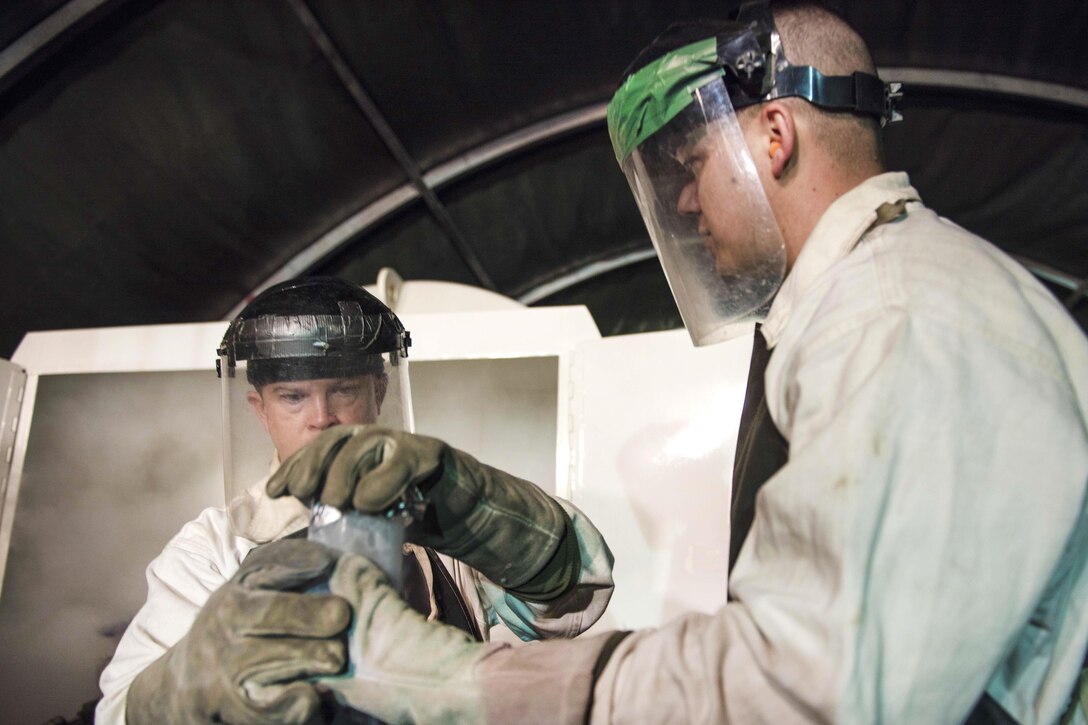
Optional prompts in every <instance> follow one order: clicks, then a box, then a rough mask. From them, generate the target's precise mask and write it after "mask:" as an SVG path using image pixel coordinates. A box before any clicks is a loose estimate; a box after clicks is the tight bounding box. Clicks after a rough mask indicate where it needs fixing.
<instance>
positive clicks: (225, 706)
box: [125, 539, 351, 725]
mask: <svg viewBox="0 0 1088 725" xmlns="http://www.w3.org/2000/svg"><path fill="white" fill-rule="evenodd" d="M335 562H336V555H335V553H333V552H332V551H331V550H329V549H326V548H325V547H323V546H321V545H320V544H316V543H314V542H311V541H306V540H303V539H286V540H282V541H276V542H273V543H271V544H267V545H265V546H262V547H259V548H257V549H254V550H253V551H252V552H250V554H249V556H247V557H246V559H245V561H244V562H242V566H241V568H239V569H238V573H237V574H235V575H234V577H233V578H232V579H231V580H230V581H228V582H227V583H226V584H224V585H223V586H221V587H220V588H219V589H217V590H216V591H215V593H213V594H212V596H211V597H210V598H209V599H208V601H207V603H206V604H205V605H204V607H203V609H201V610H200V614H198V615H197V618H196V620H195V621H194V622H193V626H192V628H191V629H190V630H189V633H188V634H186V635H185V637H183V638H182V639H181V640H180V641H179V642H178V643H177V644H175V645H174V646H173V647H171V648H170V649H169V650H167V652H166V653H165V654H164V655H163V656H162V657H160V658H159V659H157V660H156V661H155V662H153V663H152V664H151V665H150V666H148V667H147V669H145V670H144V671H143V672H141V673H140V674H139V675H138V676H137V677H136V679H135V680H134V681H133V683H132V685H131V686H130V687H129V691H128V695H127V699H126V701H125V702H126V711H127V713H126V718H125V719H126V721H127V722H128V724H129V725H142V724H143V723H198V722H199V723H208V722H221V723H230V724H231V725H248V724H250V723H252V724H253V725H257V724H259V723H291V724H292V725H294V724H296V723H297V724H302V723H313V722H320V720H319V713H320V703H319V698H318V694H317V691H316V690H315V689H314V685H313V684H312V683H310V682H308V681H307V680H306V678H308V677H314V676H317V675H330V674H335V673H337V672H341V671H342V670H343V669H344V667H345V664H346V659H345V646H344V642H343V641H342V640H341V638H340V637H339V636H338V635H341V634H342V633H343V632H344V631H345V630H346V629H347V627H348V625H349V624H350V622H351V608H350V607H349V605H348V603H347V602H346V601H344V600H343V599H341V598H340V597H336V596H331V595H329V596H319V595H314V594H300V593H294V592H287V591H281V590H286V589H298V588H302V587H304V586H305V585H306V584H307V583H309V582H312V581H315V580H317V579H320V578H323V577H324V576H325V575H327V574H328V573H329V572H330V571H331V570H332V568H333V565H334V564H335Z"/></svg>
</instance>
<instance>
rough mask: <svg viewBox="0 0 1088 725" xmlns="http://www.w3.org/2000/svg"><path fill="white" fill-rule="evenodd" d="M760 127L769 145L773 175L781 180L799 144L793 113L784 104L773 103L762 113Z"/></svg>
mask: <svg viewBox="0 0 1088 725" xmlns="http://www.w3.org/2000/svg"><path fill="white" fill-rule="evenodd" d="M759 118H760V127H761V131H762V136H763V138H764V139H765V142H766V144H767V156H768V157H769V158H770V160H771V174H772V175H773V176H774V178H776V179H781V178H782V175H783V174H785V173H786V167H787V166H788V165H789V162H790V159H792V158H793V152H794V148H795V144H796V142H797V128H796V126H795V125H794V119H793V113H792V112H791V111H790V109H789V107H788V106H786V104H784V103H779V102H776V101H771V102H770V103H766V104H764V106H763V108H762V109H761V111H760V116H759Z"/></svg>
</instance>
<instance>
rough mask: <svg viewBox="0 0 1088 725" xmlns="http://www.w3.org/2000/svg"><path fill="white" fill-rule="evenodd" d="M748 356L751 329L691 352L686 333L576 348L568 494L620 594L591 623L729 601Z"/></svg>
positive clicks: (660, 616)
mask: <svg viewBox="0 0 1088 725" xmlns="http://www.w3.org/2000/svg"><path fill="white" fill-rule="evenodd" d="M750 353H751V335H750V334H748V335H742V336H740V337H738V338H736V339H733V340H729V341H727V342H723V343H719V344H717V345H712V346H709V347H704V348H698V349H697V348H694V347H692V345H691V342H690V340H689V338H688V335H687V333H686V332H685V331H684V330H674V331H670V332H664V333H652V334H642V335H630V336H624V337H610V338H605V339H602V340H599V341H595V342H587V343H584V344H582V345H581V346H579V348H578V350H577V353H576V362H575V373H574V375H573V379H572V385H573V391H574V401H575V404H574V406H573V410H574V414H575V415H576V419H575V425H574V435H575V438H576V443H575V444H574V445H573V448H574V451H575V453H574V456H575V463H574V465H573V468H574V474H573V475H572V477H571V486H572V490H571V498H572V500H573V501H574V503H575V504H576V505H578V507H579V508H581V509H582V510H583V511H584V512H585V513H586V514H587V515H589V517H590V518H591V519H592V520H593V521H594V522H595V523H596V524H597V526H598V528H599V529H600V530H601V532H602V533H603V534H604V536H605V539H606V541H607V542H608V544H609V546H610V547H611V549H612V551H613V553H614V555H615V557H616V566H615V577H616V592H615V594H614V596H613V598H612V602H611V604H610V605H609V609H608V611H607V612H606V613H605V616H604V618H603V620H602V621H601V622H600V623H598V624H597V625H596V626H595V627H594V630H600V629H614V628H621V629H630V628H637V627H647V626H656V625H660V624H662V623H664V622H666V621H668V620H669V619H671V618H673V617H675V616H676V615H678V614H680V613H682V612H685V611H688V610H699V611H704V612H713V611H715V610H716V609H717V608H718V607H720V606H721V605H722V604H724V603H725V600H726V577H727V573H728V572H727V569H728V561H729V501H730V488H731V481H732V464H733V452H734V449H735V448H736V437H737V426H738V424H739V421H740V411H741V408H742V407H743V404H744V390H745V385H746V382H747V377H748V360H749V355H750Z"/></svg>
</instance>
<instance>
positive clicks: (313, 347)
mask: <svg viewBox="0 0 1088 725" xmlns="http://www.w3.org/2000/svg"><path fill="white" fill-rule="evenodd" d="M360 292H361V291H360ZM363 294H365V293H363ZM364 301H365V300H364ZM373 302H374V303H375V304H376V305H380V308H378V309H368V310H366V311H364V309H363V307H362V306H361V305H360V303H359V302H358V301H353V300H347V301H339V302H337V303H336V305H337V306H338V307H339V309H340V313H339V314H311V313H307V314H259V315H256V316H252V317H248V318H246V317H245V315H246V313H245V312H244V311H243V313H242V315H241V316H240V317H239V318H238V319H236V320H235V321H234V322H232V323H231V326H230V328H229V329H228V331H227V334H226V336H225V337H224V340H223V344H222V345H221V347H220V350H219V363H218V367H219V372H220V379H221V387H222V399H223V421H224V461H223V463H224V482H225V496H226V502H227V511H228V513H229V516H230V522H231V526H232V528H233V530H234V532H235V533H237V534H239V535H243V536H247V537H249V538H253V539H255V540H264V539H266V538H267V537H270V536H273V535H275V534H276V533H277V532H274V531H270V530H266V529H269V527H272V528H275V527H276V526H277V525H279V523H280V522H276V521H271V522H269V521H266V520H265V519H268V518H269V517H268V516H267V515H266V512H267V511H268V510H270V506H269V499H268V498H267V496H265V494H264V483H265V481H266V479H267V478H268V476H269V474H270V473H271V471H272V470H273V469H274V467H275V466H276V465H278V463H279V462H280V461H283V460H285V459H286V458H288V457H289V456H291V455H292V454H293V453H294V452H295V451H297V450H298V449H300V448H301V447H302V446H304V445H305V444H306V443H308V442H310V441H311V440H313V439H314V438H315V437H317V435H318V434H319V433H321V431H323V430H325V429H326V428H329V427H331V426H333V425H339V424H368V423H377V424H380V425H383V426H388V427H391V428H394V429H398V430H408V431H410V430H412V429H413V421H412V405H411V388H410V385H409V380H408V359H407V347H408V345H409V344H410V338H409V336H408V334H407V333H406V332H405V331H404V328H403V327H402V326H401V325H400V322H399V320H397V318H396V317H395V316H394V315H393V313H392V312H390V311H389V310H388V309H387V308H385V307H384V305H381V303H380V302H378V301H377V300H373ZM272 518H273V519H274V518H275V517H274V516H273V517H272Z"/></svg>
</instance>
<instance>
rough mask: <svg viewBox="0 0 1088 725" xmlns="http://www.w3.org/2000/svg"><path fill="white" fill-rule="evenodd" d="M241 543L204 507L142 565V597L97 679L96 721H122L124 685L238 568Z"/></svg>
mask: <svg viewBox="0 0 1088 725" xmlns="http://www.w3.org/2000/svg"><path fill="white" fill-rule="evenodd" d="M221 518H222V519H223V520H222V521H220V519H221ZM241 541H242V540H235V539H234V537H232V536H231V535H230V533H229V529H228V528H227V526H226V522H225V517H223V516H222V511H221V510H219V509H208V510H207V511H205V512H204V513H202V514H201V515H200V517H199V518H197V519H196V520H194V521H191V522H190V523H188V524H186V525H185V526H184V527H183V528H182V530H181V531H180V532H179V533H178V535H177V536H175V537H174V538H173V539H172V540H171V541H170V542H169V543H168V544H167V545H166V547H165V548H164V549H163V551H162V553H161V554H159V556H158V557H156V558H155V559H154V560H153V561H152V562H151V563H150V564H149V565H148V567H147V601H146V602H145V603H144V605H143V606H142V607H141V608H140V610H139V611H138V612H137V613H136V616H135V617H134V618H133V620H132V622H131V623H130V624H129V626H128V629H126V630H125V633H124V635H123V636H122V637H121V641H120V642H119V643H118V645H117V650H116V652H115V653H114V656H113V659H112V660H111V661H110V664H109V665H108V666H107V667H106V669H105V670H104V671H103V672H102V677H101V678H100V679H99V687H100V688H101V690H102V699H101V701H99V703H98V707H97V709H96V711H95V721H96V722H99V723H111V724H112V723H117V724H119V725H120V724H122V723H124V722H125V698H126V696H127V695H128V688H129V685H131V684H132V681H133V680H134V679H136V676H137V675H138V674H139V673H141V672H143V670H144V669H145V668H146V667H147V666H148V665H150V664H151V663H152V662H154V661H155V660H157V659H158V658H159V657H161V656H162V655H163V653H165V652H166V650H168V649H169V648H170V647H172V646H174V645H175V644H176V643H177V642H178V641H179V640H180V639H181V638H182V637H184V636H185V634H186V633H187V632H188V631H189V628H190V627H191V626H192V623H193V621H194V620H195V619H196V616H197V613H198V612H199V611H200V609H201V607H203V606H204V603H205V602H207V601H208V598H209V597H210V596H211V594H212V592H214V591H215V590H216V589H218V588H219V587H220V586H221V585H222V584H223V583H224V582H226V581H227V580H228V579H230V577H231V576H233V575H234V573H235V572H236V571H237V570H238V566H239V562H240V561H241V556H242V555H244V553H245V551H246V547H245V546H244V545H241V546H240V542H241ZM239 547H240V548H239Z"/></svg>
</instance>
